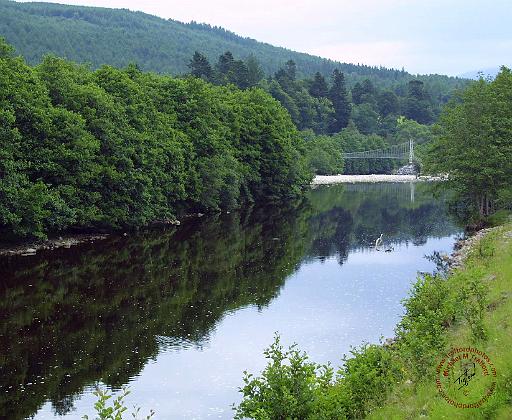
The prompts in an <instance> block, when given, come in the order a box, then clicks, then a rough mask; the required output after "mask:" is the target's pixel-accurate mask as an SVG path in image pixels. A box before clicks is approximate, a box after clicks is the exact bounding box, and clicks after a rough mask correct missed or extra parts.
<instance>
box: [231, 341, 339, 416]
mask: <svg viewBox="0 0 512 420" xmlns="http://www.w3.org/2000/svg"><path fill="white" fill-rule="evenodd" d="M264 355H265V358H266V359H267V360H268V364H267V366H266V368H265V369H264V370H263V372H262V374H261V377H254V376H253V375H252V374H250V373H248V372H244V378H243V381H244V384H245V385H244V386H243V387H242V388H241V389H240V392H241V393H242V395H243V397H244V399H243V401H242V402H241V403H240V405H239V406H238V407H236V408H235V411H236V415H235V418H236V419H243V418H247V417H248V418H254V419H261V420H263V419H265V420H267V419H268V420H271V419H306V418H309V417H310V416H311V414H312V413H313V412H314V411H315V405H316V403H317V394H318V393H319V392H322V390H324V389H325V388H327V387H328V386H329V385H330V382H331V380H332V377H333V371H332V369H331V368H330V367H329V366H326V365H324V366H321V365H317V364H315V363H312V362H309V361H308V356H307V355H306V354H305V353H302V352H300V351H299V350H298V349H297V346H296V345H295V344H294V345H292V346H290V347H289V348H288V349H287V350H285V349H284V347H283V346H282V344H281V340H280V337H279V336H278V335H276V337H275V340H274V342H273V343H272V344H271V345H270V347H269V348H268V349H266V350H265V351H264Z"/></svg>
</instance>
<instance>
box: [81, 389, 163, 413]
mask: <svg viewBox="0 0 512 420" xmlns="http://www.w3.org/2000/svg"><path fill="white" fill-rule="evenodd" d="M93 394H94V395H95V396H96V397H97V398H98V400H97V401H96V403H95V404H94V409H95V410H96V414H97V416H98V417H96V418H95V419H94V420H123V413H125V412H126V411H127V410H128V408H127V407H126V406H125V403H124V399H125V398H126V397H127V396H128V395H129V394H130V391H129V390H128V388H123V389H122V392H121V393H120V394H119V395H118V396H117V397H115V398H114V400H113V401H112V405H108V400H109V399H111V398H112V394H110V393H109V392H108V391H106V390H105V391H104V390H102V389H101V388H99V387H98V388H96V391H94V392H93ZM139 412H140V408H136V409H135V411H134V412H132V413H131V416H130V418H133V419H138V418H139V417H138V415H139ZM154 415H155V412H154V411H153V410H151V412H150V413H149V414H148V415H147V416H145V417H143V419H144V420H149V419H151V417H153V416H154ZM82 419H84V420H89V416H83V417H82Z"/></svg>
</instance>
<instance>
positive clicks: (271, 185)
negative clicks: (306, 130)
mask: <svg viewBox="0 0 512 420" xmlns="http://www.w3.org/2000/svg"><path fill="white" fill-rule="evenodd" d="M0 141H1V145H2V147H1V149H0V157H1V158H0V174H1V177H0V226H1V227H2V229H3V231H4V232H7V233H10V234H14V235H16V236H29V235H32V236H39V237H43V236H45V234H46V233H48V232H49V231H58V230H62V229H67V228H70V227H77V226H78V227H81V228H98V227H114V228H118V227H124V226H126V227H139V226H145V225H147V224H150V223H151V222H154V221H166V220H171V219H173V218H174V217H176V215H177V214H178V213H182V212H191V211H194V212H197V211H204V210H217V209H227V208H231V207H234V206H237V205H239V204H240V203H242V202H248V201H257V200H272V199H276V198H280V197H286V196H293V195H296V194H298V193H299V191H300V190H301V188H302V186H303V185H307V184H308V183H309V180H310V172H309V171H308V168H307V164H306V161H305V158H304V155H305V146H304V141H303V140H302V138H301V137H300V136H299V134H298V132H297V130H296V128H295V127H294V125H293V123H292V121H291V120H290V117H289V115H288V113H287V112H286V111H285V110H284V109H283V108H282V107H281V106H280V104H279V103H278V102H277V101H275V100H274V99H273V98H272V97H271V96H270V95H268V94H266V93H265V92H263V91H262V90H261V89H247V90H243V91H242V90H239V89H236V88H233V87H221V86H212V85H211V84H208V83H206V82H204V81H202V80H199V79H197V78H188V79H183V80H181V79H175V78H172V77H169V76H160V75H156V74H151V73H143V72H141V71H140V70H139V69H138V68H137V67H136V66H134V65H131V66H128V67H127V68H126V69H123V70H120V69H116V68H114V67H110V66H103V67H101V68H100V69H98V70H96V71H91V70H90V69H89V68H88V67H85V66H80V65H77V64H74V63H72V62H69V61H66V60H64V59H60V58H56V57H51V56H50V57H46V58H45V59H44V60H43V62H42V63H41V64H40V65H38V66H37V67H30V66H28V65H27V64H25V62H24V61H23V59H21V58H17V57H14V55H13V51H12V48H11V47H10V46H9V45H7V44H6V43H5V42H3V41H0Z"/></svg>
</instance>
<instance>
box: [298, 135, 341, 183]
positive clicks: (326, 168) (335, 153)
mask: <svg viewBox="0 0 512 420" xmlns="http://www.w3.org/2000/svg"><path fill="white" fill-rule="evenodd" d="M303 136H304V138H305V140H306V149H307V152H306V159H307V161H308V165H309V168H310V170H311V171H312V172H313V173H315V174H318V175H336V174H341V173H343V148H342V144H341V142H340V138H339V137H332V136H315V135H314V133H313V132H311V131H309V132H303Z"/></svg>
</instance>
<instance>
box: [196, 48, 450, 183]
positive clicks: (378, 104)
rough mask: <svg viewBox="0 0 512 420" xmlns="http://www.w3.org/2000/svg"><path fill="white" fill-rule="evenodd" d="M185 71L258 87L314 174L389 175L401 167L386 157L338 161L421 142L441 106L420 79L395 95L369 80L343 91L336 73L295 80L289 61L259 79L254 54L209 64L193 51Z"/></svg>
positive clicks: (428, 137)
mask: <svg viewBox="0 0 512 420" xmlns="http://www.w3.org/2000/svg"><path fill="white" fill-rule="evenodd" d="M189 69H190V74H191V75H192V76H195V77H198V78H201V79H203V80H206V81H209V82H211V83H213V84H216V85H229V84H232V85H235V86H237V87H239V88H240V89H247V88H251V87H254V86H259V87H261V88H262V89H264V90H265V91H267V92H268V93H269V94H270V95H272V96H273V97H274V98H275V99H277V100H278V101H279V102H280V103H281V105H282V106H283V107H284V108H286V110H287V111H288V113H289V114H290V117H291V119H292V121H293V122H294V124H295V125H296V127H297V128H298V129H299V130H301V131H303V137H304V138H305V140H306V145H307V150H308V151H307V155H308V161H309V163H310V168H311V170H312V171H313V172H314V173H317V174H320V175H327V174H337V173H342V172H344V173H346V174H368V173H388V172H390V171H392V170H393V169H394V168H395V167H396V166H398V165H400V164H401V163H400V162H397V161H392V160H389V159H388V160H386V159H358V160H349V161H347V162H344V163H343V157H342V155H343V152H356V151H365V150H374V149H384V148H387V147H389V146H390V145H394V144H400V143H405V142H408V141H409V139H410V138H412V139H413V140H414V141H415V143H416V144H421V143H427V142H428V141H430V140H431V138H432V132H431V128H430V125H431V124H432V122H433V121H434V119H435V118H437V114H438V112H439V108H440V106H441V103H439V102H438V103H435V101H434V100H433V97H432V95H431V94H430V93H429V92H428V91H427V89H426V87H425V86H424V83H423V82H422V81H420V80H412V81H410V82H409V83H408V84H407V88H406V89H396V92H395V91H391V90H386V89H384V90H382V89H379V88H377V87H376V86H375V85H374V84H373V83H372V82H371V81H370V80H369V79H365V80H364V81H363V82H362V83H359V82H358V83H356V84H355V85H354V86H353V87H352V89H349V88H347V85H346V81H345V76H344V74H343V73H342V72H341V71H340V70H338V69H334V71H333V74H332V77H331V78H330V80H327V79H326V78H325V77H324V76H322V75H321V74H320V73H316V74H315V76H314V77H313V78H304V79H299V78H298V76H297V74H298V69H297V65H296V64H295V62H294V61H292V60H289V61H288V62H287V63H286V65H285V66H284V67H283V68H281V69H279V70H278V71H277V72H276V73H275V74H274V75H273V76H268V77H265V75H264V72H263V70H262V68H261V65H260V63H259V62H258V60H257V59H256V58H255V57H254V56H250V57H249V58H248V59H246V60H240V59H235V57H234V56H233V54H232V53H231V52H229V51H228V52H225V53H224V54H222V55H220V56H219V58H218V60H217V62H216V63H214V64H211V63H210V62H209V60H208V58H207V57H206V56H205V55H203V54H201V53H199V52H197V51H196V52H195V53H194V55H193V57H192V59H191V60H190V62H189ZM402 163H403V162H402Z"/></svg>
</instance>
